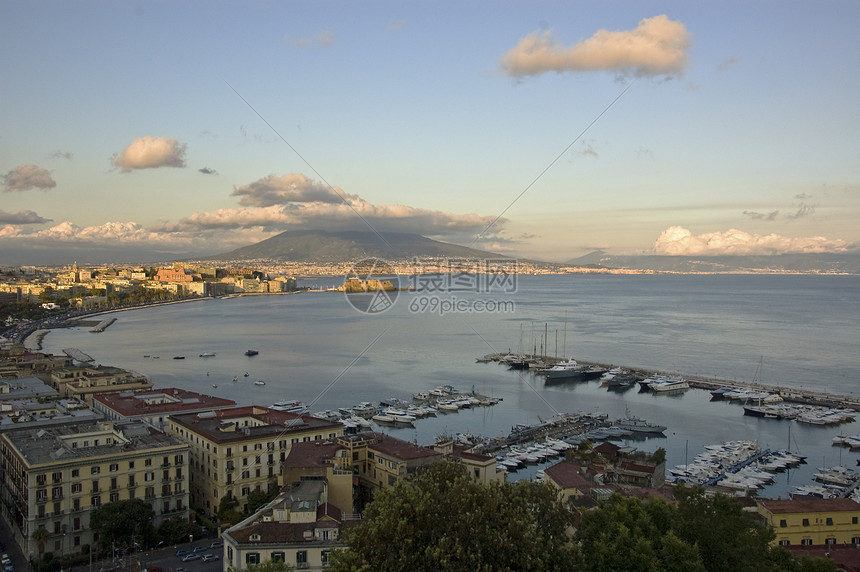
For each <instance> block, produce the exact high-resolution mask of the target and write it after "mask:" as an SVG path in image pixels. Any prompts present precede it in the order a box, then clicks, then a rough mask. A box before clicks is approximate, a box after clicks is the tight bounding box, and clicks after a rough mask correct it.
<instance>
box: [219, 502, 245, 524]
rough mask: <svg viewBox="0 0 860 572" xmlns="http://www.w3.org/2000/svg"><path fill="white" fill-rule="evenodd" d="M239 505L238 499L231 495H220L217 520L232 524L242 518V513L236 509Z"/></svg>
mask: <svg viewBox="0 0 860 572" xmlns="http://www.w3.org/2000/svg"><path fill="white" fill-rule="evenodd" d="M237 506H239V501H237V500H236V499H234V498H232V497H221V501H220V502H219V503H218V515H217V516H218V521H219V522H229V523H230V525H234V524H236V523H238V522H239V521H240V520H242V513H241V512H240V511H239V510H237V509H236V507H237Z"/></svg>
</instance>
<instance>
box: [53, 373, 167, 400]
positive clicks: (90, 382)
mask: <svg viewBox="0 0 860 572" xmlns="http://www.w3.org/2000/svg"><path fill="white" fill-rule="evenodd" d="M51 386H52V387H53V388H54V389H56V390H57V391H58V392H59V394H60V395H61V396H62V397H77V398H78V399H80V400H82V401H86V402H87V403H89V404H90V405H92V403H93V396H94V395H96V394H99V393H118V392H120V391H136V390H140V389H150V388H151V387H152V382H151V381H149V379H147V378H146V377H145V376H142V375H139V374H136V373H132V372H130V371H128V370H125V369H121V368H118V367H111V366H106V365H98V366H69V367H63V368H60V369H55V370H54V371H52V372H51Z"/></svg>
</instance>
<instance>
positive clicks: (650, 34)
mask: <svg viewBox="0 0 860 572" xmlns="http://www.w3.org/2000/svg"><path fill="white" fill-rule="evenodd" d="M689 47H690V33H689V32H688V31H687V28H686V27H685V26H684V24H682V23H681V22H678V21H673V20H670V19H669V18H668V17H666V16H665V15H660V16H655V17H653V18H646V19H644V20H642V21H641V22H639V25H638V26H637V27H636V29H634V30H626V31H609V30H598V31H597V32H596V33H595V34H594V35H593V36H591V37H590V38H588V39H586V40H583V41H581V42H579V43H578V44H576V45H574V46H570V47H565V46H562V45H559V44H558V43H556V41H555V40H554V39H553V36H552V32H551V31H549V30H548V31H545V32H533V33H531V34H529V35H528V36H526V37H525V38H523V39H521V40H520V41H519V43H517V45H516V46H515V47H514V48H513V49H512V50H511V51H509V52H508V53H507V54H505V55H504V56H503V57H502V61H501V65H502V69H503V71H504V72H505V73H506V74H508V75H511V76H517V77H519V76H527V75H537V74H540V73H545V72H550V71H555V72H567V71H570V72H584V71H599V70H610V71H615V72H620V73H630V74H632V75H635V76H661V75H677V74H680V73H681V72H683V71H684V69H685V68H686V67H687V50H688V48H689Z"/></svg>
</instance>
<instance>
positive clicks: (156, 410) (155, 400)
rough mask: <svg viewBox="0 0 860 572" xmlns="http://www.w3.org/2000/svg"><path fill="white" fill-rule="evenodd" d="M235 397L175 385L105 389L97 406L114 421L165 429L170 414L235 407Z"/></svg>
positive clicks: (95, 403)
mask: <svg viewBox="0 0 860 572" xmlns="http://www.w3.org/2000/svg"><path fill="white" fill-rule="evenodd" d="M235 406H236V402H235V401H233V400H232V399H223V398H221V397H213V396H211V395H205V394H202V393H197V392H194V391H187V390H185V389H179V388H175V387H168V388H166V389H149V390H141V391H123V392H120V393H101V394H98V395H94V396H93V410H94V411H97V412H99V413H101V414H102V415H104V417H105V419H110V420H112V421H118V422H125V421H145V422H147V423H149V424H150V425H152V426H153V427H155V428H157V429H160V430H162V431H164V430H166V428H167V417H168V416H169V415H177V414H180V413H201V412H204V411H213V410H216V409H225V408H228V407H235Z"/></svg>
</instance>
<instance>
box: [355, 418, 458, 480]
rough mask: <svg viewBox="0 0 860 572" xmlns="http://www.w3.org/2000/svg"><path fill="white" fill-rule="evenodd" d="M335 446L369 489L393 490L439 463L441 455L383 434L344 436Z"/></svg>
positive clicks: (429, 448) (369, 433)
mask: <svg viewBox="0 0 860 572" xmlns="http://www.w3.org/2000/svg"><path fill="white" fill-rule="evenodd" d="M338 443H339V444H340V445H342V446H343V447H345V448H346V449H347V450H348V451H349V453H348V455H347V458H348V459H349V462H350V465H351V467H352V469H353V472H354V473H355V474H356V475H357V476H358V478H359V481H360V483H361V484H363V485H365V487H369V488H376V487H378V488H389V487H393V486H394V484H395V483H397V481H400V480H402V479H404V478H406V477H407V476H408V475H412V474H415V473H417V472H418V471H420V470H421V469H425V468H427V467H429V466H430V465H433V464H435V463H438V462H439V461H441V460H442V457H443V455H442V453H440V452H438V451H436V450H434V449H433V448H431V447H422V446H420V445H416V444H414V443H410V442H408V441H403V440H401V439H397V438H395V437H391V436H389V435H386V434H384V433H373V432H366V433H357V434H354V435H344V436H342V437H341V438H340V439H338Z"/></svg>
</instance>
